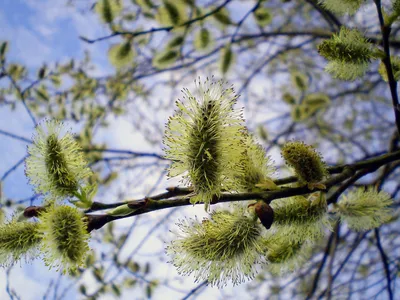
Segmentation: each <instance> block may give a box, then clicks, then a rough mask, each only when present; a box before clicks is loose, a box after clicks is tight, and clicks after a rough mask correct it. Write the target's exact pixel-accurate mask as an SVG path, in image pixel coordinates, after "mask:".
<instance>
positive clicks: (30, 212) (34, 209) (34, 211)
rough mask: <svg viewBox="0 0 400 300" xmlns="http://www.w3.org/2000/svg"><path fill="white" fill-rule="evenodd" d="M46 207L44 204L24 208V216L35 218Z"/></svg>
mask: <svg viewBox="0 0 400 300" xmlns="http://www.w3.org/2000/svg"><path fill="white" fill-rule="evenodd" d="M44 209H45V208H44V207H42V206H28V207H27V208H25V210H24V217H25V218H33V217H37V216H38V215H39V214H40V212H41V211H43V210H44Z"/></svg>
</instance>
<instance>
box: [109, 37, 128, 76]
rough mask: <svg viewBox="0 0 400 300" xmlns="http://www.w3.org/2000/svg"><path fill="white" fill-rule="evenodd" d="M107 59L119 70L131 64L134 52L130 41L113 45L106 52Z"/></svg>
mask: <svg viewBox="0 0 400 300" xmlns="http://www.w3.org/2000/svg"><path fill="white" fill-rule="evenodd" d="M108 58H109V60H110V62H111V64H112V65H113V66H114V67H115V68H117V69H119V68H122V67H123V66H125V65H127V64H129V63H131V62H132V61H133V58H134V50H133V49H132V45H131V42H130V41H126V42H125V43H122V44H116V45H113V46H112V47H111V48H110V50H109V51H108Z"/></svg>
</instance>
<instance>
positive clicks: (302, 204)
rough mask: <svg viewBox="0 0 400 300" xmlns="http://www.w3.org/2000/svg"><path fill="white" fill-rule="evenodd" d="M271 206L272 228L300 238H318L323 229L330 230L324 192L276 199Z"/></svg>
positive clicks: (323, 231) (322, 233)
mask: <svg viewBox="0 0 400 300" xmlns="http://www.w3.org/2000/svg"><path fill="white" fill-rule="evenodd" d="M271 207H272V209H273V211H274V224H273V227H272V229H274V230H275V229H276V230H283V231H285V232H286V233H287V234H288V235H297V236H298V237H299V238H300V239H302V240H315V239H319V238H321V237H323V236H324V235H325V229H329V230H331V225H330V222H329V219H328V216H327V213H326V211H327V203H326V198H325V195H324V194H321V195H320V193H314V194H312V195H311V196H310V197H309V198H308V199H307V198H306V197H304V196H294V197H290V198H284V199H277V200H274V201H272V203H271Z"/></svg>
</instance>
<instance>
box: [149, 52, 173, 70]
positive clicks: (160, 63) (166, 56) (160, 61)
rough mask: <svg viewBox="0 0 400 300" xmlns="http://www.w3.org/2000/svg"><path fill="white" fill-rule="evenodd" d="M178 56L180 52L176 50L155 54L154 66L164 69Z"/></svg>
mask: <svg viewBox="0 0 400 300" xmlns="http://www.w3.org/2000/svg"><path fill="white" fill-rule="evenodd" d="M177 58H178V52H177V51H175V50H167V51H164V52H161V53H159V54H158V55H155V56H154V58H153V66H154V67H156V68H159V69H163V68H164V67H167V66H169V65H171V64H173V63H174V62H175V61H176V59H177Z"/></svg>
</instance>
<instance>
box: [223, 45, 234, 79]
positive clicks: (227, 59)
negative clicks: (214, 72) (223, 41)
mask: <svg viewBox="0 0 400 300" xmlns="http://www.w3.org/2000/svg"><path fill="white" fill-rule="evenodd" d="M233 61H234V53H233V52H232V48H231V45H230V44H228V45H226V46H225V47H224V48H222V49H221V57H220V66H221V73H222V74H226V73H227V72H228V71H229V69H230V67H231V65H232V63H233Z"/></svg>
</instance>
